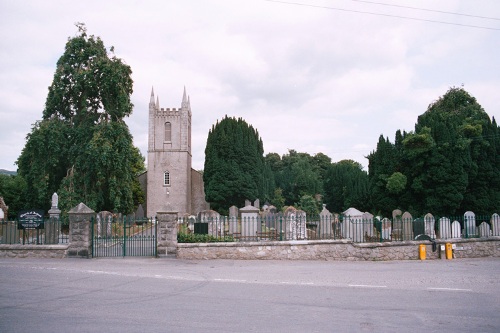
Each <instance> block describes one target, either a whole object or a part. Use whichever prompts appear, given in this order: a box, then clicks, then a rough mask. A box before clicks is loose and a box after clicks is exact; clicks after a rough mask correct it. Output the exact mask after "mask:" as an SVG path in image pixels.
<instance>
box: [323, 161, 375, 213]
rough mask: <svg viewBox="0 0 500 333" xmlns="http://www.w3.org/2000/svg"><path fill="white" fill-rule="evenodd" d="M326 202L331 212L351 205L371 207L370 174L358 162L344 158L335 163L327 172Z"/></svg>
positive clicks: (363, 209) (365, 208)
mask: <svg viewBox="0 0 500 333" xmlns="http://www.w3.org/2000/svg"><path fill="white" fill-rule="evenodd" d="M325 177H326V179H325V198H324V203H325V204H326V207H327V208H328V210H330V211H331V212H337V213H340V212H343V211H345V210H346V209H348V208H349V207H355V208H358V209H360V210H362V211H366V210H368V209H369V204H370V203H369V185H368V184H369V183H368V174H367V173H366V171H363V167H362V166H361V164H359V163H358V162H355V161H352V160H342V161H340V162H337V163H333V164H332V165H331V166H330V167H329V168H328V170H327V172H326V176H325Z"/></svg>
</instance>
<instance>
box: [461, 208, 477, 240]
mask: <svg viewBox="0 0 500 333" xmlns="http://www.w3.org/2000/svg"><path fill="white" fill-rule="evenodd" d="M464 235H465V237H466V238H468V237H471V236H472V237H474V236H476V235H477V230H476V214H474V213H473V212H470V211H468V212H465V214H464Z"/></svg>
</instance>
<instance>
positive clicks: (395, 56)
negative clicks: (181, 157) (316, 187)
mask: <svg viewBox="0 0 500 333" xmlns="http://www.w3.org/2000/svg"><path fill="white" fill-rule="evenodd" d="M292 2H293V1H290V2H289V3H283V2H272V1H263V0H239V1H234V0H233V1H224V0H203V1H202V0H192V1H119V2H118V1H110V0H99V1H96V0H91V1H88V0H87V1H78V2H76V1H8V0H2V1H0V34H1V36H0V168H2V169H8V170H16V169H17V167H16V166H15V165H14V163H15V161H16V159H17V158H18V156H19V155H20V153H21V150H22V148H23V147H24V144H25V137H26V135H27V134H28V133H29V132H30V130H31V126H32V124H33V123H34V122H35V121H37V120H39V119H41V117H42V111H43V108H44V103H45V99H46V97H47V87H48V86H49V85H50V84H51V82H52V78H53V74H54V71H55V65H56V62H57V60H58V58H59V57H60V56H61V55H62V53H63V52H64V46H65V43H66V41H67V39H68V37H71V36H74V35H75V34H76V33H77V28H76V27H75V26H74V23H75V22H84V23H85V24H86V26H87V30H88V33H89V34H93V35H96V36H100V37H101V38H102V39H103V41H104V43H105V45H106V47H107V48H108V49H109V48H110V47H111V46H114V47H115V53H116V55H117V56H118V57H120V58H122V59H123V60H124V61H125V62H126V63H127V64H129V65H130V66H131V68H132V71H133V75H132V76H133V80H134V94H133V96H132V99H133V103H134V105H135V108H134V113H133V114H132V116H131V117H129V118H128V119H127V120H126V121H127V124H128V125H129V128H130V130H131V132H132V134H133V136H134V142H135V144H136V145H137V146H138V147H139V148H140V149H141V152H142V154H143V155H144V156H147V151H146V150H147V125H148V114H147V112H148V103H149V96H150V93H151V87H153V86H154V90H155V94H156V95H158V96H159V100H160V106H161V107H180V104H181V99H182V92H183V88H184V86H185V87H186V89H187V93H188V94H189V95H190V98H191V107H192V111H193V140H192V142H193V167H194V168H195V169H202V168H203V163H204V149H205V143H206V138H207V135H208V131H209V130H210V129H211V127H212V125H213V124H215V123H216V121H217V120H220V119H222V118H223V117H224V116H225V115H228V116H235V117H242V118H243V119H244V120H245V121H246V122H247V123H249V124H251V125H252V126H253V127H254V128H256V129H257V130H258V132H259V134H260V136H261V138H262V140H263V142H264V149H265V153H268V152H276V153H278V154H280V155H282V154H284V153H287V151H288V149H295V150H297V151H299V152H307V153H309V154H311V155H313V154H315V153H318V152H322V153H324V154H326V155H328V156H330V157H331V158H332V161H334V162H337V161H340V160H342V159H353V160H355V161H358V162H360V163H361V164H362V165H364V166H365V167H367V164H368V163H367V160H366V159H365V158H364V156H366V155H368V154H369V153H370V152H371V151H372V150H373V149H375V146H376V143H377V141H378V137H379V136H380V134H383V135H384V136H388V137H389V138H390V139H391V141H392V140H393V139H394V134H395V132H396V130H398V129H401V130H406V131H410V130H413V129H414V125H415V123H416V121H417V117H418V116H419V115H420V114H422V113H423V112H424V111H425V110H426V109H427V106H428V105H429V104H430V103H432V102H433V101H434V100H436V99H437V98H438V97H439V96H441V95H443V94H444V93H445V92H446V91H447V90H448V88H449V87H452V86H461V85H462V84H463V85H464V88H465V89H466V90H467V91H468V92H469V93H471V94H472V95H473V96H475V97H476V98H477V100H478V102H479V103H480V104H481V105H482V106H483V108H484V109H485V111H486V112H487V113H488V114H489V115H490V117H491V116H494V117H495V118H496V119H497V120H498V119H499V118H500V75H499V74H500V60H499V59H500V20H499V19H498V18H500V2H498V1H496V0H479V1H459V0H442V1H439V2H436V1H430V0H423V1H418V2H415V1H410V0H398V1H391V0H383V1H382V0H381V2H380V3H384V4H396V5H398V6H412V7H419V8H426V9H433V10H438V11H445V12H454V13H462V14H469V15H476V16H487V17H492V18H497V19H486V18H476V17H468V16H463V15H462V16H459V15H451V14H445V13H438V12H433V11H422V10H415V9H409V8H403V7H394V6H383V5H380V3H379V4H375V3H369V2H367V1H352V0H328V1H326V0H325V1H322V0H302V1H299V0H298V1H296V2H297V3H301V4H306V5H308V6H304V5H294V4H292ZM334 8H335V9H334ZM360 11H363V12H370V13H378V14H382V15H372V14H367V13H364V14H363V13H359V12H360ZM386 15H392V16H400V17H401V16H404V17H411V18H415V19H418V20H412V19H403V18H397V17H391V16H386ZM425 20H427V21H429V20H430V21H442V22H448V23H453V24H442V23H433V22H427V21H425ZM464 25H469V26H481V27H485V28H489V29H481V28H473V27H468V26H464Z"/></svg>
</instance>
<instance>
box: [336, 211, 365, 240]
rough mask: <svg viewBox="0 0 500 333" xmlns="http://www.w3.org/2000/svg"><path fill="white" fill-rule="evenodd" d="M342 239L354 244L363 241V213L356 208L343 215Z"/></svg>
mask: <svg viewBox="0 0 500 333" xmlns="http://www.w3.org/2000/svg"><path fill="white" fill-rule="evenodd" d="M342 215H343V219H342V227H341V230H342V237H343V238H345V239H351V240H353V241H354V242H362V241H363V221H362V217H363V212H361V211H359V210H358V209H356V208H353V207H351V208H349V209H347V210H346V211H344V212H343V213H342Z"/></svg>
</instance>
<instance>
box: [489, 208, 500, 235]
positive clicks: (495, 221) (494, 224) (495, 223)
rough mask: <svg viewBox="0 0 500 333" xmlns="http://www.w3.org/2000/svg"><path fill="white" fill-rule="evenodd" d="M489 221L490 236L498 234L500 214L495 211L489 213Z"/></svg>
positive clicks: (499, 231) (499, 233)
mask: <svg viewBox="0 0 500 333" xmlns="http://www.w3.org/2000/svg"><path fill="white" fill-rule="evenodd" d="M490 223H491V229H492V236H500V215H498V214H497V213H495V214H493V215H491V219H490Z"/></svg>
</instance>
